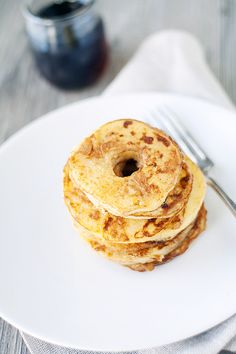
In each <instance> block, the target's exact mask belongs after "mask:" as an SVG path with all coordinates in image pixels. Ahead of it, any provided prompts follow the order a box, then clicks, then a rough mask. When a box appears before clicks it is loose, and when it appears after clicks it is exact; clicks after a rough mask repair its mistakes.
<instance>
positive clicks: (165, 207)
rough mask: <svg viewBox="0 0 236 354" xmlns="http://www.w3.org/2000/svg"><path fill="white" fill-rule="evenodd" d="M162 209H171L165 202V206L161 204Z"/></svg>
mask: <svg viewBox="0 0 236 354" xmlns="http://www.w3.org/2000/svg"><path fill="white" fill-rule="evenodd" d="M161 207H162V209H167V208H169V205H168V204H167V203H166V202H164V203H163V204H161Z"/></svg>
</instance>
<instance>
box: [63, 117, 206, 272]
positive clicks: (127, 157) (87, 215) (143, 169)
mask: <svg viewBox="0 0 236 354" xmlns="http://www.w3.org/2000/svg"><path fill="white" fill-rule="evenodd" d="M205 190H206V184H205V179H204V176H203V175H202V173H201V171H200V170H199V168H198V167H197V166H196V165H195V164H194V163H193V162H192V161H191V160H190V159H189V158H188V157H187V156H185V155H184V154H183V152H182V151H181V150H180V148H179V146H178V145H177V144H176V143H175V142H174V141H173V140H172V139H171V138H170V137H169V136H168V135H166V134H165V133H164V132H163V131H161V130H159V129H157V128H153V127H151V126H149V125H147V124H145V123H143V122H140V121H137V120H133V119H126V120H123V119H120V120H116V121H112V122H109V123H107V124H105V125H103V126H102V127H100V128H99V129H98V130H96V131H95V132H94V133H93V134H92V135H90V136H89V137H87V138H86V139H84V141H83V142H82V143H81V144H80V145H79V146H78V147H77V148H76V149H74V151H73V152H72V153H71V155H70V157H69V159H68V161H67V164H66V166H65V168H64V197H65V203H66V205H67V207H68V210H69V212H70V214H71V216H72V218H73V221H74V224H75V226H76V227H77V228H78V229H79V231H80V234H81V236H82V237H83V238H84V239H85V240H86V241H87V242H88V243H89V244H90V245H91V246H92V248H93V249H94V250H96V251H97V252H99V253H101V254H103V255H104V256H106V257H108V258H109V259H111V260H113V261H115V262H118V263H120V264H122V265H124V266H127V267H129V268H131V269H133V270H137V271H146V270H152V269H153V268H154V267H155V266H156V265H159V264H162V263H165V262H167V261H169V260H171V259H172V258H174V257H176V256H178V255H180V254H182V253H183V252H184V251H185V250H186V249H187V248H188V246H189V245H190V243H191V242H192V240H194V239H195V238H196V237H197V236H198V235H199V234H200V233H201V232H202V231H203V230H204V229H205V225H206V210H205V208H204V204H203V200H204V196H205Z"/></svg>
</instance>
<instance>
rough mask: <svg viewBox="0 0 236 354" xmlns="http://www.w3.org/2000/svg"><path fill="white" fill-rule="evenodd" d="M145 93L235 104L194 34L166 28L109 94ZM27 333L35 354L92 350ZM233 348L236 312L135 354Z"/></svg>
mask: <svg viewBox="0 0 236 354" xmlns="http://www.w3.org/2000/svg"><path fill="white" fill-rule="evenodd" d="M140 91H162V92H163V91H165V92H175V93H179V94H185V95H191V96H198V97H201V98H204V99H207V100H210V101H212V102H215V103H218V104H222V105H224V106H225V107H228V108H233V105H232V103H231V101H230V99H229V98H228V97H227V95H226V94H225V92H224V90H223V89H222V87H221V86H220V84H219V82H218V81H217V80H216V78H215V77H214V75H213V74H212V72H211V71H210V69H209V67H208V65H207V63H206V60H205V56H204V52H203V50H202V47H201V45H200V44H199V43H198V41H197V40H196V39H195V38H194V37H193V36H192V35H190V34H188V33H186V32H181V31H163V32H159V33H157V34H154V35H152V36H150V37H148V38H147V39H146V40H145V41H144V43H143V44H142V45H141V46H140V48H139V50H138V51H137V53H136V54H135V55H134V57H133V58H132V59H131V60H130V62H129V63H128V64H127V65H126V66H125V67H124V68H123V70H122V71H121V72H120V73H119V75H118V76H117V77H116V78H115V80H114V81H113V82H112V83H111V84H110V85H109V86H108V88H107V89H106V90H105V92H104V94H105V95H113V94H122V93H128V92H140ZM222 306H224V304H222ZM62 320H63V319H62ZM22 336H23V338H24V341H25V343H26V345H27V346H28V348H29V350H30V352H31V353H33V354H65V353H66V354H84V353H86V354H90V353H91V352H86V351H80V350H74V349H69V348H63V347H59V346H55V345H52V344H49V343H46V342H44V341H41V340H39V339H37V338H34V337H31V336H29V335H27V334H25V333H22ZM228 351H229V352H236V315H234V316H232V317H231V318H230V319H228V320H227V321H224V322H223V323H221V324H219V325H218V326H216V327H214V328H213V329H211V330H209V331H207V332H204V333H202V334H199V335H197V336H195V337H192V338H189V339H186V340H184V341H180V342H177V343H173V344H169V345H166V346H162V347H158V348H153V349H149V350H145V351H139V352H135V354H169V353H180V354H217V353H220V352H221V353H222V354H223V353H224V354H226V353H227V352H228ZM133 354H134V353H133Z"/></svg>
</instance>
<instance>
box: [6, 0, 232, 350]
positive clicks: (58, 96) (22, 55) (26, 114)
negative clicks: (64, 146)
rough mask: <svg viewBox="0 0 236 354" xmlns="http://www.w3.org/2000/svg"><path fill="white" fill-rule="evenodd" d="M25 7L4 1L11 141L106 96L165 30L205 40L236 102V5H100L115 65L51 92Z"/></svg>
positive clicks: (215, 0) (204, 1) (16, 342)
mask: <svg viewBox="0 0 236 354" xmlns="http://www.w3.org/2000/svg"><path fill="white" fill-rule="evenodd" d="M20 3H21V2H20V1H18V0H0V68H1V70H0V120H1V119H3V118H4V119H7V122H8V131H7V135H8V136H9V135H11V134H12V133H14V132H15V131H17V130H18V129H20V128H21V127H22V126H24V125H25V124H27V123H29V122H30V121H32V120H34V119H36V118H37V117H39V116H41V115H42V114H44V113H46V112H48V111H51V110H53V109H55V108H58V107H61V106H63V105H65V104H68V103H70V102H74V101H77V100H81V99H83V98H85V97H90V96H93V95H97V94H99V93H101V92H102V91H103V89H104V88H105V87H106V86H107V85H108V84H109V82H111V81H112V79H113V78H114V77H115V76H116V74H117V73H118V72H119V71H120V69H121V68H122V67H123V65H124V64H125V63H126V62H127V61H128V60H129V58H130V57H131V56H132V54H133V53H134V52H135V50H136V48H137V47H138V45H139V43H140V42H141V41H142V39H143V38H145V37H146V36H147V35H148V34H149V33H152V32H154V31H157V30H161V29H166V28H178V29H184V30H188V31H190V32H192V33H194V34H195V35H196V36H197V37H198V38H199V39H200V41H201V42H202V44H203V46H204V48H205V51H206V55H207V58H208V61H209V65H210V67H211V68H212V70H213V72H214V73H215V75H216V76H217V77H218V78H219V80H220V81H221V83H222V85H223V86H224V87H225V90H226V91H227V92H228V94H229V96H230V97H231V98H232V100H233V101H234V102H236V70H235V63H236V49H235V48H236V1H235V0H174V1H173V0H145V1H144V0H129V1H127V0H119V1H117V0H98V1H97V7H98V9H99V11H100V12H101V13H102V15H103V17H104V20H105V23H106V30H107V37H108V40H109V44H110V61H109V65H108V67H107V69H106V72H105V73H104V75H103V77H102V78H101V79H100V80H99V82H97V83H96V85H94V86H93V87H91V88H88V89H85V90H82V91H77V92H63V91H60V90H58V89H56V88H54V87H52V86H51V85H49V84H48V83H47V82H46V81H44V80H43V79H42V78H41V77H40V75H39V74H38V72H37V71H36V70H35V66H34V63H33V60H32V58H31V55H30V52H29V48H28V45H27V39H26V36H25V32H24V23H23V19H22V16H21V13H20ZM0 122H1V121H0ZM0 125H1V124H0ZM6 268H7V264H6ZM16 291H21V289H16ZM0 301H1V296H0ZM26 353H27V354H28V353H29V351H28V350H27V348H26V346H25V344H24V342H23V340H22V338H21V336H20V334H19V332H18V330H16V329H15V328H13V327H12V326H11V325H9V324H8V323H6V322H5V321H4V320H1V319H0V354H26Z"/></svg>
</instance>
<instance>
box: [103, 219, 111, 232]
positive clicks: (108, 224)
mask: <svg viewBox="0 0 236 354" xmlns="http://www.w3.org/2000/svg"><path fill="white" fill-rule="evenodd" d="M112 221H113V219H112V218H111V217H109V218H108V219H107V220H106V221H105V225H104V230H106V231H107V230H108V228H109V227H110V225H111V224H112Z"/></svg>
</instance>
